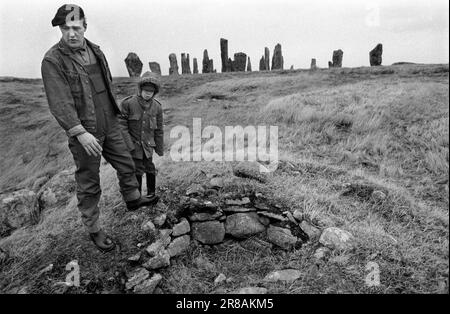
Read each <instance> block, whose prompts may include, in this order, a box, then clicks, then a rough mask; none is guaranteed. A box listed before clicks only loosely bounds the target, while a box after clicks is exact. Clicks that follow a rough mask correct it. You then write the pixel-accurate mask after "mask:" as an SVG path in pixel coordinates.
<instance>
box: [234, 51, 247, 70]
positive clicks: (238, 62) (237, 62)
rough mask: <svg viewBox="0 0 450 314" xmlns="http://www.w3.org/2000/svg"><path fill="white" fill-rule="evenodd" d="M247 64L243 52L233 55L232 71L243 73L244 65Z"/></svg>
mask: <svg viewBox="0 0 450 314" xmlns="http://www.w3.org/2000/svg"><path fill="white" fill-rule="evenodd" d="M246 63H247V55H246V54H245V53H243V52H237V53H235V54H234V61H233V64H234V70H235V71H236V72H244V71H245V65H246Z"/></svg>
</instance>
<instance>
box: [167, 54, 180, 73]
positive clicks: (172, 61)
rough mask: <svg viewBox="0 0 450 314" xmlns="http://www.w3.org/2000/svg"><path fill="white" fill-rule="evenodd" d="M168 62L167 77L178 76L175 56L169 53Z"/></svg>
mask: <svg viewBox="0 0 450 314" xmlns="http://www.w3.org/2000/svg"><path fill="white" fill-rule="evenodd" d="M169 62H170V68H169V75H178V74H179V73H178V62H177V55H176V54H174V53H171V54H170V55H169Z"/></svg>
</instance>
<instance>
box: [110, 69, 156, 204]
mask: <svg viewBox="0 0 450 314" xmlns="http://www.w3.org/2000/svg"><path fill="white" fill-rule="evenodd" d="M159 90H160V84H159V81H158V77H157V76H156V74H154V73H151V72H146V73H145V74H144V75H143V76H142V77H141V79H140V80H139V82H138V94H137V95H133V96H128V97H127V98H125V99H124V100H122V102H121V103H120V108H121V111H122V114H121V115H120V117H119V120H120V125H121V128H122V134H123V138H124V139H125V143H126V144H127V146H128V149H129V150H130V152H131V155H132V156H133V161H134V163H135V168H136V178H137V181H138V182H139V189H140V190H142V177H143V175H144V173H145V175H146V179H147V198H149V199H151V200H154V201H158V196H157V195H156V194H155V185H156V169H155V165H154V163H153V157H152V156H153V151H155V152H156V154H158V155H159V156H163V153H164V132H163V112H162V106H161V103H160V102H159V101H158V100H157V99H156V98H155V95H156V94H158V92H159Z"/></svg>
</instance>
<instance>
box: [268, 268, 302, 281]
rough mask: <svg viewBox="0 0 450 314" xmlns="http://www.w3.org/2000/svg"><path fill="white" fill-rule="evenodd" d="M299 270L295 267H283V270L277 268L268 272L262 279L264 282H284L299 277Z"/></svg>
mask: <svg viewBox="0 0 450 314" xmlns="http://www.w3.org/2000/svg"><path fill="white" fill-rule="evenodd" d="M301 274H302V273H301V272H300V271H299V270H297V269H284V270H277V271H274V272H271V273H270V274H268V275H267V276H266V277H265V278H264V281H266V282H277V281H284V282H294V281H296V280H297V279H298V278H300V277H301Z"/></svg>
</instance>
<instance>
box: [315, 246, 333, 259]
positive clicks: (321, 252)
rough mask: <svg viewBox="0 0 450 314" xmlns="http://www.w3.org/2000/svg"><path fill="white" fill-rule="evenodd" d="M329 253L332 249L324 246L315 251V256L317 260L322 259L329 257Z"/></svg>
mask: <svg viewBox="0 0 450 314" xmlns="http://www.w3.org/2000/svg"><path fill="white" fill-rule="evenodd" d="M329 254H330V249H329V248H327V247H325V246H322V247H320V248H318V249H317V250H316V251H315V252H314V258H315V259H316V260H322V259H324V258H325V257H327V256H328V255H329Z"/></svg>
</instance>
